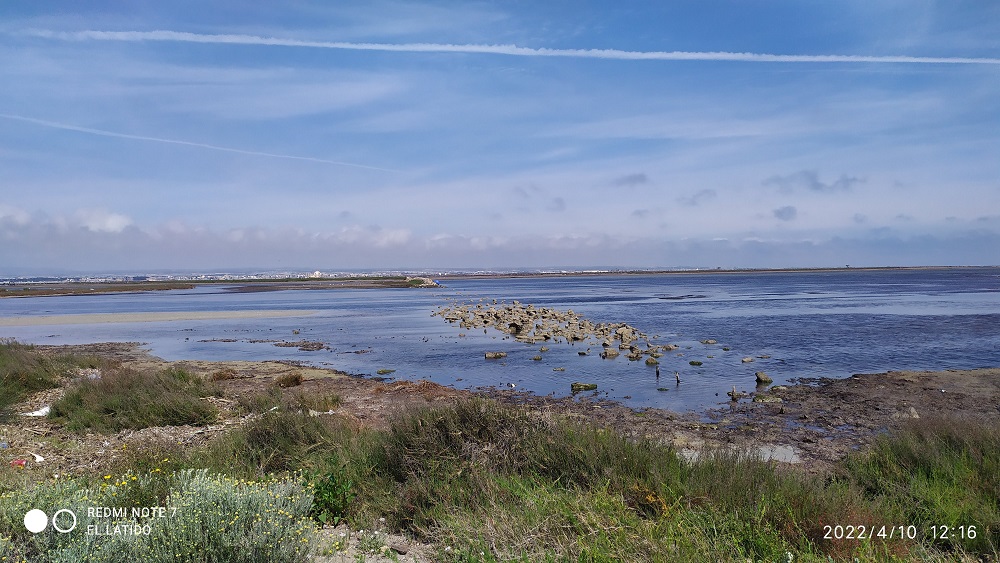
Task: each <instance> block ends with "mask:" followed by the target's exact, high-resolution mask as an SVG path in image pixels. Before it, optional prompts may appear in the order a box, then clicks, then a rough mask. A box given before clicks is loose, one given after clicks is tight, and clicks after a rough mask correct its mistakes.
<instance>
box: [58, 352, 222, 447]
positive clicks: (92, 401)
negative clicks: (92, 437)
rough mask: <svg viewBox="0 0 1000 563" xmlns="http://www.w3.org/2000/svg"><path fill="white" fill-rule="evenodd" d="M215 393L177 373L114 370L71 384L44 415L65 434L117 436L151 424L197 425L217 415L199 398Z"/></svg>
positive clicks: (214, 390)
mask: <svg viewBox="0 0 1000 563" xmlns="http://www.w3.org/2000/svg"><path fill="white" fill-rule="evenodd" d="M217 393H218V391H217V390H216V389H215V388H214V387H212V386H211V385H209V384H208V383H206V382H205V381H203V380H202V379H201V378H199V377H198V376H196V375H193V374H191V373H188V372H186V371H184V370H181V369H176V368H172V369H166V370H163V371H160V372H155V373H144V372H138V371H135V370H131V369H117V370H112V371H109V372H106V373H102V375H101V378H100V379H93V380H92V379H83V380H80V381H77V382H75V383H74V384H72V385H71V386H70V387H69V388H68V389H67V390H66V393H65V394H64V395H63V397H62V398H61V399H59V400H58V401H56V402H55V403H54V404H53V405H52V411H51V412H50V413H49V417H51V418H54V419H58V420H61V421H62V422H64V423H65V424H66V427H67V428H69V429H70V430H76V431H96V432H105V433H107V432H117V431H120V430H125V429H133V430H136V429H140V428H148V427H151V426H180V425H184V424H191V425H202V424H207V423H209V422H211V421H213V420H215V417H216V414H217V411H216V409H215V407H214V406H212V405H211V404H210V403H208V402H207V401H204V400H202V398H203V397H205V396H208V395H213V394H217Z"/></svg>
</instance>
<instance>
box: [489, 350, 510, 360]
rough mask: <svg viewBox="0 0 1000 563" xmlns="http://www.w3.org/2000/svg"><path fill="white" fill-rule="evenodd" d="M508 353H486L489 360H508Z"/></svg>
mask: <svg viewBox="0 0 1000 563" xmlns="http://www.w3.org/2000/svg"><path fill="white" fill-rule="evenodd" d="M506 357H507V352H486V359H487V360H499V359H500V358H506Z"/></svg>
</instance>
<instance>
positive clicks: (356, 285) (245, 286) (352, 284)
mask: <svg viewBox="0 0 1000 563" xmlns="http://www.w3.org/2000/svg"><path fill="white" fill-rule="evenodd" d="M996 268H1000V266H861V267H826V268H727V269H723V268H716V269H687V270H624V269H623V270H566V271H559V272H553V271H548V272H531V271H522V272H516V271H514V272H489V271H485V272H481V273H480V272H454V273H450V272H441V273H427V272H421V273H419V274H413V275H406V276H404V275H381V274H373V275H370V276H350V277H318V278H311V277H301V278H298V277H295V278H289V277H275V278H260V279H232V280H230V279H207V280H206V279H186V278H177V279H174V280H170V281H163V280H156V281H129V282H121V281H108V282H104V281H84V280H81V281H61V282H24V283H20V282H6V283H3V284H0V298H3V297H44V296H58V295H97V294H106V293H129V292H132V293H145V292H149V291H164V290H170V289H193V288H196V287H201V286H222V285H224V286H229V287H227V291H232V292H237V293H247V292H257V291H279V290H290V289H388V288H400V289H403V288H426V287H436V284H434V283H433V282H432V280H433V281H447V280H472V279H526V278H561V277H610V276H663V275H677V276H691V275H739V274H793V273H794V274H812V273H815V274H822V273H843V272H906V271H946V270H986V269H996ZM425 281H426V282H428V283H424V282H425Z"/></svg>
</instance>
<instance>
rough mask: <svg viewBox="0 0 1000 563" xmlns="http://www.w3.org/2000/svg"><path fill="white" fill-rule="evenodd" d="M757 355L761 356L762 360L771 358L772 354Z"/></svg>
mask: <svg viewBox="0 0 1000 563" xmlns="http://www.w3.org/2000/svg"><path fill="white" fill-rule="evenodd" d="M757 357H758V358H760V359H762V360H766V359H768V358H770V357H771V356H769V355H768V354H764V355H761V356H757Z"/></svg>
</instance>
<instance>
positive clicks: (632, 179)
mask: <svg viewBox="0 0 1000 563" xmlns="http://www.w3.org/2000/svg"><path fill="white" fill-rule="evenodd" d="M646 182H649V176H647V175H646V173H645V172H636V173H634V174H626V175H624V176H621V177H619V178H615V181H614V182H612V183H613V184H614V185H616V186H630V187H631V186H638V185H639V184H645V183H646Z"/></svg>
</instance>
